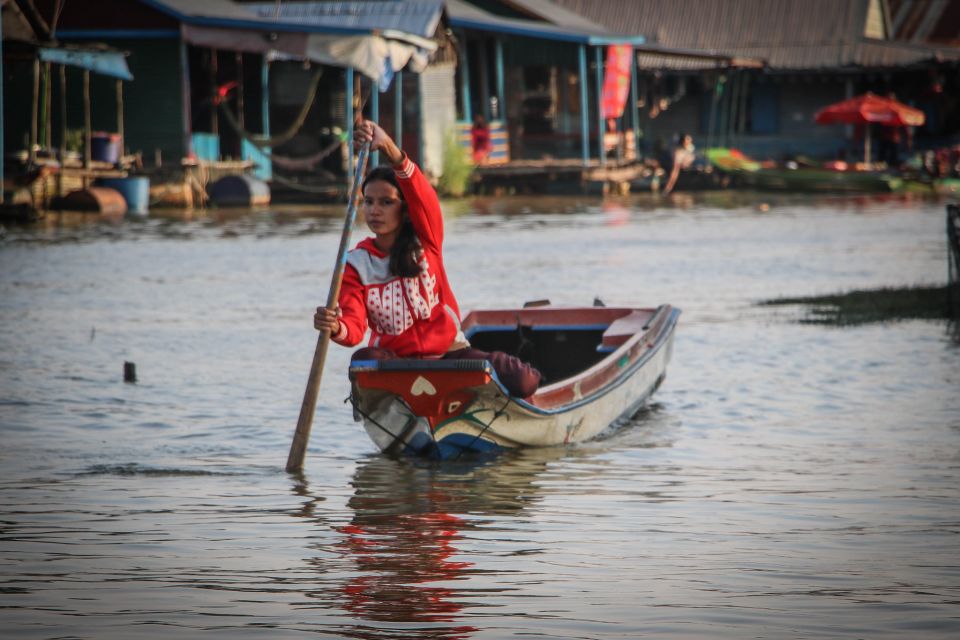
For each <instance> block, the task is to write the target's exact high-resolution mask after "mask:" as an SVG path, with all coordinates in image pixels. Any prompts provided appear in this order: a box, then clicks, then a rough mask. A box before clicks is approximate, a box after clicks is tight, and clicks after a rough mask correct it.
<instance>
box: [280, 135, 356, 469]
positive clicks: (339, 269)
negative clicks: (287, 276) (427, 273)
mask: <svg viewBox="0 0 960 640" xmlns="http://www.w3.org/2000/svg"><path fill="white" fill-rule="evenodd" d="M369 153H370V143H369V142H367V143H364V145H363V146H362V147H360V152H359V153H358V154H357V170H356V172H355V173H354V174H353V186H352V187H351V188H350V202H349V204H348V205H347V217H346V218H345V219H344V221H343V233H341V234H340V250H339V252H338V253H337V265H336V267H335V268H334V270H333V277H332V278H331V280H330V294H329V295H328V296H327V309H336V308H337V300H338V299H339V298H340V284H341V283H342V282H343V270H344V268H346V266H347V247H348V246H349V244H350V231H351V230H352V229H353V223H354V221H355V220H356V218H357V196H358V195H359V192H360V183H361V182H363V174H364V170H365V168H366V166H367V156H368V155H369ZM329 345H330V332H329V331H321V332H320V336H319V337H318V338H317V348H316V350H315V351H314V352H313V364H312V365H311V366H310V377H309V378H307V389H306V391H304V393H303V404H302V405H301V406H300V418H299V419H298V420H297V431H296V432H295V433H294V434H293V442H292V443H291V444H290V455H289V456H288V457H287V471H288V472H291V473H293V472H295V471H300V470H301V469H303V459H304V457H305V456H306V454H307V442H308V441H309V440H310V428H311V427H312V426H313V414H314V413H316V410H317V394H318V393H319V391H320V378H321V376H322V375H323V362H324V360H326V359H327V347H328V346H329Z"/></svg>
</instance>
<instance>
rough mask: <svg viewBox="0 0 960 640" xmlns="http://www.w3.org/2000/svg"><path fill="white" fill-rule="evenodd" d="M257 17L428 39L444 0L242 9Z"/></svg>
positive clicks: (262, 4) (262, 5) (268, 4)
mask: <svg viewBox="0 0 960 640" xmlns="http://www.w3.org/2000/svg"><path fill="white" fill-rule="evenodd" d="M244 7H245V8H246V9H249V10H250V11H251V12H252V13H253V14H255V15H256V16H258V17H260V18H263V19H271V20H278V21H282V22H290V23H294V24H308V25H313V26H333V27H338V28H353V29H367V30H396V31H402V32H404V33H410V34H414V35H418V36H421V37H423V38H431V37H433V35H434V34H435V33H436V31H437V26H438V25H439V24H440V17H441V16H442V15H443V0H394V1H392V2H296V3H284V4H281V5H280V7H279V12H278V11H277V3H276V2H258V3H251V4H247V5H244Z"/></svg>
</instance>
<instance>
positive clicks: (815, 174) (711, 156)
mask: <svg viewBox="0 0 960 640" xmlns="http://www.w3.org/2000/svg"><path fill="white" fill-rule="evenodd" d="M706 157H707V159H708V160H709V161H710V163H711V164H712V165H713V166H714V167H716V168H717V170H718V171H719V172H722V173H724V174H726V175H728V176H729V177H730V179H731V181H732V182H733V183H734V184H735V185H736V186H739V187H747V188H752V189H760V190H765V191H824V192H840V193H843V192H846V193H890V192H894V191H899V190H902V188H903V183H904V180H903V179H902V178H901V177H900V176H896V175H892V174H890V173H886V172H883V171H868V170H854V169H849V170H846V171H843V170H838V169H835V168H820V167H804V166H799V165H798V166H796V167H781V166H774V165H772V164H771V163H761V162H757V161H755V160H752V159H750V158H748V157H747V156H745V155H743V154H742V153H741V152H740V151H738V150H736V149H727V148H723V147H718V148H714V149H707V151H706Z"/></svg>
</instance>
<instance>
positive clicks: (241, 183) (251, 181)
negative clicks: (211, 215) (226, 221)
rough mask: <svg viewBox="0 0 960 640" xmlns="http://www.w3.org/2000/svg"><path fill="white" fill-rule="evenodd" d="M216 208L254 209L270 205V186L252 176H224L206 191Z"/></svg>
mask: <svg viewBox="0 0 960 640" xmlns="http://www.w3.org/2000/svg"><path fill="white" fill-rule="evenodd" d="M207 194H208V195H209V196H210V202H212V203H213V204H215V205H216V206H218V207H255V206H262V205H267V204H270V186H269V185H268V184H267V183H266V182H264V181H263V180H258V179H257V178H254V177H253V176H248V175H242V176H224V177H222V178H220V179H219V180H217V181H216V182H214V183H213V184H212V185H210V187H209V188H208V189H207Z"/></svg>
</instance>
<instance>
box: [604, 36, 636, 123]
mask: <svg viewBox="0 0 960 640" xmlns="http://www.w3.org/2000/svg"><path fill="white" fill-rule="evenodd" d="M631 64H633V47H632V46H630V45H629V44H612V45H610V46H609V47H607V69H606V73H605V74H604V78H603V117H604V118H606V119H608V120H609V119H611V118H619V117H620V116H622V115H623V108H624V107H625V106H626V104H627V95H629V93H630V65H631Z"/></svg>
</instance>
